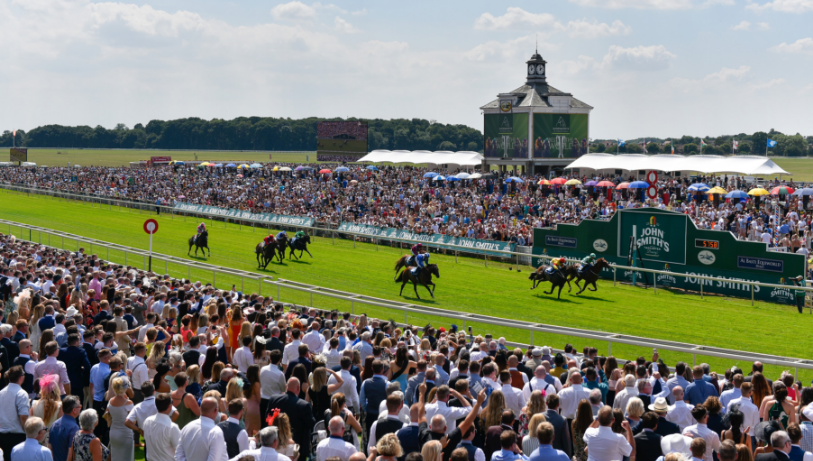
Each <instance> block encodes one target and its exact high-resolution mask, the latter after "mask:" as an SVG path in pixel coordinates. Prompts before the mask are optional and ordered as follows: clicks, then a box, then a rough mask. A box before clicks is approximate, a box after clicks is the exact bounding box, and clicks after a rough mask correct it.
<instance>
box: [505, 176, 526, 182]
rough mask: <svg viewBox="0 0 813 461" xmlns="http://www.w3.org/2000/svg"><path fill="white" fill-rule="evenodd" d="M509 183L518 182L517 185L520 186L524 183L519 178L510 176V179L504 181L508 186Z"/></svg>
mask: <svg viewBox="0 0 813 461" xmlns="http://www.w3.org/2000/svg"><path fill="white" fill-rule="evenodd" d="M510 182H518V183H520V184H522V183H524V182H525V181H523V180H522V179H521V178H517V177H516V176H510V177H508V178H506V179H505V183H506V184H508V183H510Z"/></svg>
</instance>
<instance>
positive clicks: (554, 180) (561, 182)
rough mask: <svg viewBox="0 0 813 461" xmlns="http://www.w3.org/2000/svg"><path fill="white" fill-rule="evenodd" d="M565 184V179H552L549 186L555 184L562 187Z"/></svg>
mask: <svg viewBox="0 0 813 461" xmlns="http://www.w3.org/2000/svg"><path fill="white" fill-rule="evenodd" d="M566 182H567V179H565V178H553V179H551V180H550V183H551V184H555V185H557V186H560V185H562V184H564V183H566Z"/></svg>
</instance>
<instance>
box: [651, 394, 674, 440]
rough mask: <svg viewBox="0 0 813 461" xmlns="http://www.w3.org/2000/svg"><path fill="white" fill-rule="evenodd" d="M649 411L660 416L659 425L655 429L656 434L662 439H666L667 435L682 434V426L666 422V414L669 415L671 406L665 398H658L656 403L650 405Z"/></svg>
mask: <svg viewBox="0 0 813 461" xmlns="http://www.w3.org/2000/svg"><path fill="white" fill-rule="evenodd" d="M649 409H650V410H652V411H654V412H655V414H656V415H657V416H658V424H657V426H656V427H655V433H656V434H658V435H660V436H661V437H666V436H667V435H672V434H680V426H678V425H677V424H675V423H673V422H671V421H667V420H666V414H667V413H669V404H668V403H667V401H666V399H665V398H663V397H658V398H657V399H655V403H653V404H652V405H650V406H649Z"/></svg>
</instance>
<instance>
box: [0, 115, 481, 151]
mask: <svg viewBox="0 0 813 461" xmlns="http://www.w3.org/2000/svg"><path fill="white" fill-rule="evenodd" d="M339 120H344V119H325V118H316V117H311V118H305V119H299V120H294V119H290V118H272V117H238V118H235V119H234V120H222V119H213V120H203V119H200V118H194V117H193V118H184V119H178V120H167V121H163V120H152V121H150V122H149V123H147V125H146V126H145V125H142V124H141V123H139V124H136V125H135V126H134V127H132V128H129V127H127V126H126V125H124V124H121V123H120V124H118V125H116V126H115V127H114V128H112V129H108V128H105V127H103V126H97V127H95V128H91V127H89V126H62V125H46V126H41V127H37V128H34V129H32V130H31V131H28V132H25V131H23V130H18V131H17V136H16V138H15V139H14V143H15V144H16V145H17V146H18V147H70V148H111V149H201V150H268V151H315V150H316V125H317V123H318V122H321V121H339ZM346 120H347V121H365V120H361V119H356V118H349V119H346ZM366 122H367V124H368V148H369V149H370V150H375V149H390V150H396V149H403V150H451V151H461V150H471V151H475V152H477V151H482V150H483V134H482V133H481V132H480V131H479V130H476V129H474V128H471V127H468V126H465V125H447V124H442V123H435V122H434V121H432V122H430V121H428V120H424V119H417V118H414V119H411V120H407V119H393V120H381V119H374V120H366ZM0 145H2V146H11V145H12V133H11V132H10V131H6V132H4V133H3V135H2V136H0Z"/></svg>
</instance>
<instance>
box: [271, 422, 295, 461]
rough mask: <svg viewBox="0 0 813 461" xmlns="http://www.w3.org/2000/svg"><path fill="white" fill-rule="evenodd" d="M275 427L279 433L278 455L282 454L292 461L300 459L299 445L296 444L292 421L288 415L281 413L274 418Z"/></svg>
mask: <svg viewBox="0 0 813 461" xmlns="http://www.w3.org/2000/svg"><path fill="white" fill-rule="evenodd" d="M274 426H276V428H277V430H278V431H279V432H278V435H277V440H279V445H277V453H281V454H283V455H285V456H287V457H289V458H291V461H296V459H297V458H299V445H297V444H296V443H295V442H294V439H293V432H292V431H291V420H290V419H289V418H288V415H286V414H285V413H281V414H279V415H277V416H276V417H275V418H274Z"/></svg>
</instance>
